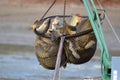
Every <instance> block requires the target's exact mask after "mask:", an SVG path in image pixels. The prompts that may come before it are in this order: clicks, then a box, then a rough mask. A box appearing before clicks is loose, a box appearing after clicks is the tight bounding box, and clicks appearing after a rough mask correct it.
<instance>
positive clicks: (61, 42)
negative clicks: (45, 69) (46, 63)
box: [53, 36, 65, 80]
mask: <svg viewBox="0 0 120 80" xmlns="http://www.w3.org/2000/svg"><path fill="white" fill-rule="evenodd" d="M64 40H65V36H62V37H61V40H60V45H59V50H58V54H57V61H56V65H55V73H54V76H53V80H58V79H59V71H60V63H61V55H62V50H63V43H64Z"/></svg>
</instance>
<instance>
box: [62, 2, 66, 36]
mask: <svg viewBox="0 0 120 80" xmlns="http://www.w3.org/2000/svg"><path fill="white" fill-rule="evenodd" d="M65 12H66V0H64V10H63V16H64V17H63V35H64V34H65V33H66V21H65Z"/></svg>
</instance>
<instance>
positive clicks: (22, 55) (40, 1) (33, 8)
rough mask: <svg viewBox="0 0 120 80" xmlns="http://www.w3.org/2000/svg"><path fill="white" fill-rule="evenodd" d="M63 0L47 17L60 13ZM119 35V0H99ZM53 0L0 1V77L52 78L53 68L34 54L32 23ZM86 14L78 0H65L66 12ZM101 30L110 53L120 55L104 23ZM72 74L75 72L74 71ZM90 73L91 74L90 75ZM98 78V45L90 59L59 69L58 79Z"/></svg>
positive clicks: (16, 79)
mask: <svg viewBox="0 0 120 80" xmlns="http://www.w3.org/2000/svg"><path fill="white" fill-rule="evenodd" d="M63 1H64V0H57V3H56V4H55V6H54V7H53V8H52V9H51V10H50V12H49V13H48V14H47V16H50V15H58V14H63ZM100 1H101V3H102V5H103V7H104V8H105V10H106V12H107V14H108V16H109V18H110V20H111V22H112V24H113V27H114V29H115V31H116V33H117V34H118V37H119V38H120V22H119V21H120V0H100ZM52 2H53V0H0V80H52V76H53V74H54V71H50V70H46V69H44V68H43V67H41V66H40V65H39V63H38V61H37V58H36V55H35V53H34V42H35V34H34V33H33V31H32V30H31V26H32V24H33V23H34V21H35V20H37V19H40V18H41V16H42V15H43V14H44V13H45V11H46V10H47V9H48V7H49V6H50V4H51V3H52ZM76 13H79V14H80V15H87V13H86V11H85V8H84V6H83V4H82V3H81V2H80V1H79V0H67V9H66V14H68V15H71V14H76ZM103 31H104V35H105V39H106V42H107V46H108V49H109V53H110V54H111V55H112V56H120V43H119V42H118V41H117V40H116V38H115V36H114V34H113V32H112V30H111V28H110V27H109V26H108V24H107V22H106V21H104V23H103ZM73 73H74V74H73ZM91 73H92V74H91ZM92 77H95V78H99V77H101V72H100V50H99V47H98V48H97V51H96V53H95V56H94V57H93V58H92V60H91V61H89V62H88V63H85V64H82V65H77V66H76V65H72V64H69V65H68V66H67V68H66V69H63V68H62V69H61V80H80V79H81V80H83V78H92Z"/></svg>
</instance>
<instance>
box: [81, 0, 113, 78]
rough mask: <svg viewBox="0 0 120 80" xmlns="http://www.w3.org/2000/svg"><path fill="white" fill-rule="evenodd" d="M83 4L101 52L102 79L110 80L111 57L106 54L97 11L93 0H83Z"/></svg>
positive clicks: (106, 49) (106, 50)
mask: <svg viewBox="0 0 120 80" xmlns="http://www.w3.org/2000/svg"><path fill="white" fill-rule="evenodd" d="M83 3H84V6H85V8H86V11H87V13H88V17H89V20H90V22H91V25H92V27H93V30H94V33H95V36H96V38H97V41H98V44H99V47H100V50H101V65H102V66H101V68H102V67H104V71H103V76H102V78H103V80H110V78H111V76H110V75H109V73H108V70H109V69H111V55H110V54H109V52H108V48H107V45H106V42H105V38H104V34H103V30H102V25H101V21H100V18H99V15H98V10H97V8H96V6H95V4H94V1H93V0H83ZM95 18H96V19H95Z"/></svg>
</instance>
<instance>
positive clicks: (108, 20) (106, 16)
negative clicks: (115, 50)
mask: <svg viewBox="0 0 120 80" xmlns="http://www.w3.org/2000/svg"><path fill="white" fill-rule="evenodd" d="M97 2H98V5H99V6H100V8H101V9H104V8H103V7H102V5H101V3H100V1H99V0H97ZM104 14H105V18H106V20H107V22H108V24H109V26H110V27H111V29H112V31H113V33H114V35H115V37H116V39H117V40H118V42H119V43H120V38H119V37H118V35H117V33H116V31H115V29H114V27H113V25H112V23H111V21H110V19H109V18H108V15H107V14H106V13H105V12H104Z"/></svg>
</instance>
